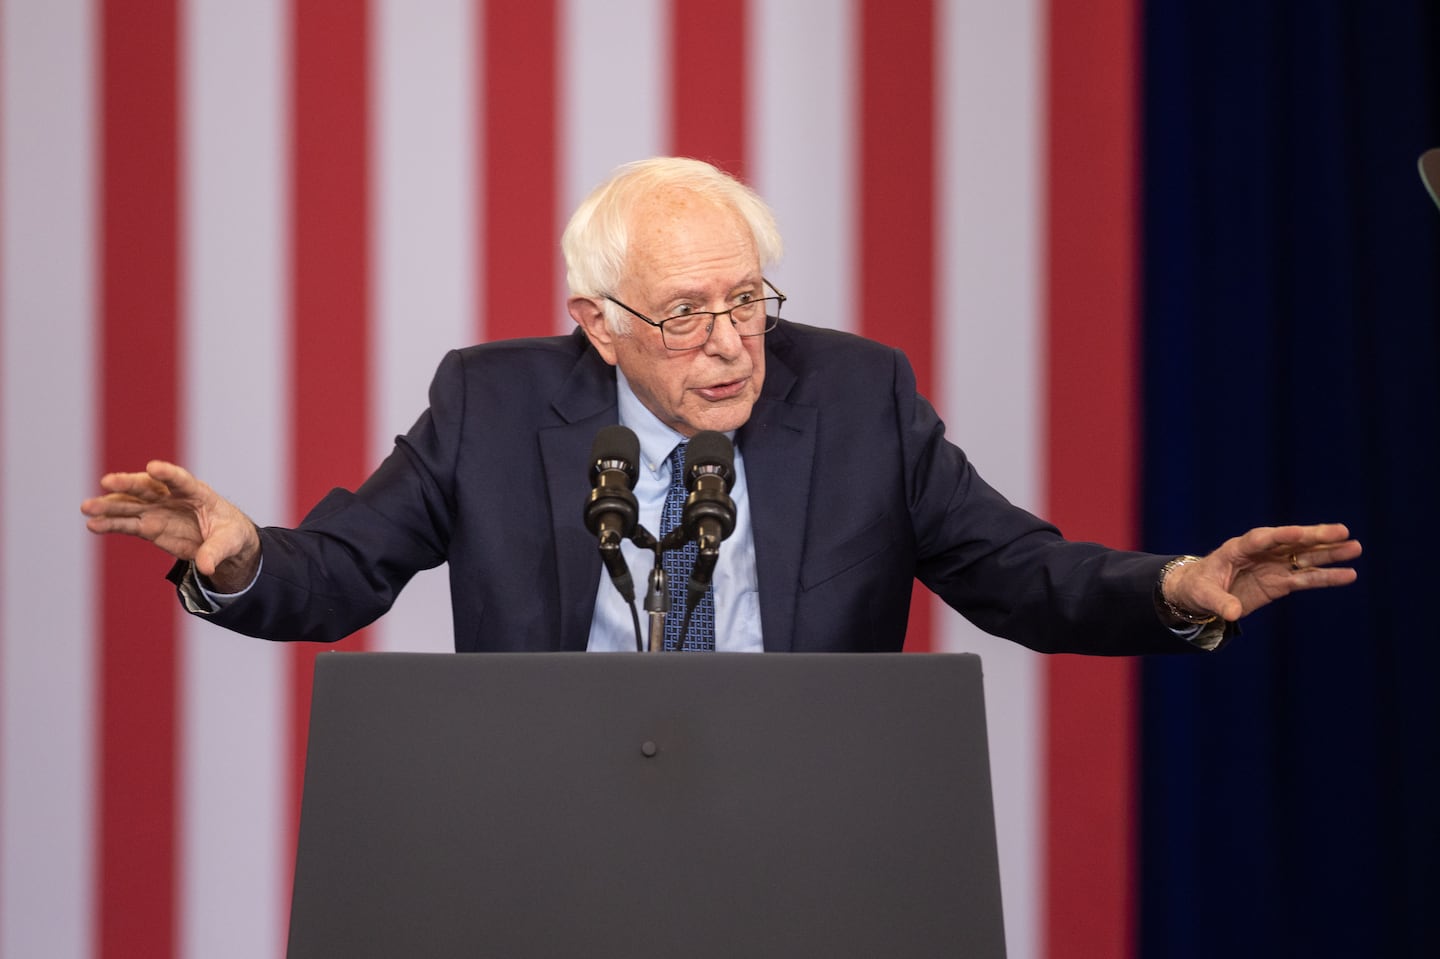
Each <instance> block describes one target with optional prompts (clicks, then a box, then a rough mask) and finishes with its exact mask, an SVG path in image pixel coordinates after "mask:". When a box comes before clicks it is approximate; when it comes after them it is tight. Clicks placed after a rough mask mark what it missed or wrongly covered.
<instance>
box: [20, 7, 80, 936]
mask: <svg viewBox="0 0 1440 959" xmlns="http://www.w3.org/2000/svg"><path fill="white" fill-rule="evenodd" d="M0 17H3V20H0V41H3V48H0V70H3V73H0V93H3V97H4V100H3V104H0V122H3V128H0V144H3V150H4V153H3V156H0V174H3V181H0V211H3V214H4V224H3V238H0V243H3V260H0V295H3V300H0V323H3V325H0V338H3V343H0V362H3V369H0V415H3V417H4V419H3V422H0V439H3V442H4V448H3V450H0V470H3V473H0V535H3V540H0V548H3V550H4V553H3V556H0V571H3V577H4V578H3V581H0V710H3V714H0V736H3V740H0V764H3V766H0V923H3V925H0V955H5V956H47V957H57V959H67V957H74V959H81V957H88V956H89V955H90V954H91V951H92V941H93V938H94V924H93V914H94V908H93V905H94V904H93V899H94V896H93V889H94V881H93V874H94V867H95V862H94V859H95V856H94V849H93V846H94V841H95V803H94V788H95V779H96V775H95V769H94V763H95V755H96V744H95V720H96V717H95V712H94V697H95V688H96V677H95V669H94V661H95V650H94V648H93V641H92V637H93V635H94V632H95V623H94V615H93V610H92V606H93V604H92V603H91V602H90V599H91V598H92V596H93V586H92V584H93V583H94V571H95V568H96V566H97V556H96V550H95V544H96V541H95V540H93V539H92V538H91V537H90V535H89V534H88V533H86V532H85V530H84V527H83V525H82V522H81V519H80V515H79V512H78V510H77V507H78V505H79V502H80V500H81V499H82V498H84V497H86V496H90V495H93V494H94V493H95V492H96V491H97V489H98V487H97V486H96V483H95V480H96V478H97V474H96V471H95V450H94V446H95V433H94V429H93V426H92V418H93V416H94V412H95V403H96V398H95V387H94V383H95V368H94V363H95V353H94V346H93V344H94V343H95V341H96V336H95V328H94V324H95V295H96V292H95V269H94V240H93V236H94V227H95V223H96V216H95V212H94V207H95V195H94V168H93V163H92V160H91V157H92V152H93V145H94V143H93V137H94V130H95V119H94V109H95V100H94V97H95V90H96V87H95V75H94V70H95V67H94V63H95V59H94V48H93V29H94V22H93V18H92V11H91V9H90V5H89V4H88V3H85V2H83V0H11V2H8V3H6V4H5V5H4V7H3V10H0Z"/></svg>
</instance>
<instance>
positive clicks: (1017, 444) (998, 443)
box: [936, 0, 1044, 959]
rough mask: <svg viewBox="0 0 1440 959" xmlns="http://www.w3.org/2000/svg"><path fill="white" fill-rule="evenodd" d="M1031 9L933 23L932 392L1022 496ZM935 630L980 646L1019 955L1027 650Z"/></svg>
mask: <svg viewBox="0 0 1440 959" xmlns="http://www.w3.org/2000/svg"><path fill="white" fill-rule="evenodd" d="M1039 17H1040V11H1039V9H1038V8H1037V4H1036V2H1035V0H1017V2H1013V3H1005V4H997V3H988V2H981V0H949V2H947V3H945V4H944V5H943V6H942V7H941V9H940V23H939V24H938V27H939V29H938V31H937V33H938V35H939V38H940V40H939V42H940V44H941V46H940V49H939V58H940V60H939V62H940V68H941V80H940V91H939V92H940V98H939V110H940V132H939V143H938V149H939V157H938V160H939V171H940V175H939V177H938V185H939V191H940V196H939V197H938V202H939V204H940V208H941V211H942V212H941V218H940V223H941V229H940V244H939V246H940V252H939V263H940V268H939V277H938V285H937V290H936V293H937V300H936V302H937V304H938V305H939V306H938V309H937V314H938V315H939V316H940V317H941V318H942V320H943V322H942V324H941V327H940V330H939V342H938V344H937V345H938V347H939V350H938V352H939V357H940V366H939V372H940V383H941V384H943V386H942V394H943V395H942V396H940V397H937V403H938V404H939V406H940V408H941V411H942V414H943V415H944V416H945V419H946V422H947V424H948V426H949V432H950V437H951V439H952V440H954V441H955V442H957V443H958V444H960V445H961V446H962V447H964V448H965V450H966V452H967V453H969V454H970V456H971V458H972V459H973V460H974V461H975V462H976V463H977V465H978V466H979V468H980V470H981V472H982V473H983V475H984V476H985V478H986V479H987V480H988V481H989V482H990V483H991V484H992V485H994V486H996V487H997V488H998V489H1000V490H1001V491H1002V492H1003V493H1005V495H1007V496H1008V497H1010V499H1011V500H1013V501H1015V502H1017V503H1019V504H1020V505H1022V506H1026V507H1028V508H1031V509H1034V508H1035V507H1036V506H1037V505H1038V501H1039V496H1040V490H1041V470H1042V467H1043V463H1042V460H1041V453H1040V406H1039V404H1040V400H1041V397H1042V395H1043V394H1042V389H1043V384H1042V382H1041V379H1040V376H1041V373H1040V348H1041V343H1040V330H1041V329H1042V325H1041V321H1040V310H1041V307H1042V304H1041V301H1040V297H1039V291H1040V290H1041V289H1043V282H1044V276H1043V272H1042V260H1041V253H1040V244H1041V232H1040V231H1041V221H1040V183H1041V181H1040V167H1039V159H1040V154H1039V151H1040V149H1041V145H1042V141H1041V139H1040V130H1041V126H1042V124H1043V122H1044V118H1043V113H1042V104H1041V96H1040V81H1041V77H1042V70H1043V61H1042V59H1041V53H1042V50H1041V45H1042V40H1043V35H1042V32H1041V24H1040V20H1039ZM943 629H944V641H943V646H942V648H944V649H946V650H950V651H962V650H964V651H973V652H976V653H979V654H980V655H981V656H982V657H983V661H984V668H985V700H986V719H987V724H988V728H989V735H990V762H991V769H992V775H993V779H994V789H995V819H996V832H997V834H998V839H999V845H1000V860H1001V862H1000V868H1001V885H1002V895H1003V897H1004V903H1005V928H1006V939H1007V948H1008V954H1009V955H1010V956H1011V957H1012V959H1032V957H1035V956H1038V955H1039V949H1040V947H1041V942H1040V935H1039V933H1040V926H1041V917H1042V916H1043V915H1044V911H1043V910H1044V902H1043V893H1044V884H1043V881H1042V880H1043V873H1042V861H1041V857H1042V854H1043V853H1042V843H1041V838H1042V836H1043V829H1042V826H1043V821H1042V818H1041V817H1042V815H1043V812H1044V809H1043V805H1042V802H1041V800H1042V799H1043V796H1042V794H1041V788H1042V780H1041V778H1040V772H1041V762H1042V761H1043V751H1042V748H1041V747H1042V735H1043V731H1044V727H1043V722H1042V720H1043V711H1042V710H1043V706H1044V702H1043V696H1042V689H1041V686H1040V669H1041V657H1040V656H1038V654H1035V653H1032V652H1030V651H1029V650H1026V649H1024V648H1022V647H1020V646H1016V645H1013V644H1011V643H1006V642H1002V641H1000V640H996V639H994V638H991V637H988V636H985V635H984V634H982V633H980V632H979V631H978V630H976V629H974V628H973V627H971V626H970V625H969V624H968V623H965V622H963V621H962V620H960V619H959V618H958V617H946V618H945V620H944V623H943Z"/></svg>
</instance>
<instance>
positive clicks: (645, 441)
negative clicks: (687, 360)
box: [615, 365, 735, 476]
mask: <svg viewBox="0 0 1440 959" xmlns="http://www.w3.org/2000/svg"><path fill="white" fill-rule="evenodd" d="M615 389H616V394H617V397H618V400H619V407H620V425H621V426H624V427H626V428H628V429H630V430H632V431H634V433H635V436H636V437H637V438H638V439H639V440H640V460H641V462H642V463H643V464H644V466H645V468H646V469H648V470H649V471H650V472H651V474H652V475H655V476H659V475H661V471H662V470H664V469H665V461H666V460H667V459H669V458H670V453H671V451H673V450H674V449H675V446H676V444H678V443H683V442H685V440H686V437H685V436H683V435H682V434H680V433H679V432H677V431H676V430H675V429H673V428H672V427H669V426H666V425H665V424H664V423H662V422H661V421H660V418H659V417H658V416H656V415H655V414H654V413H652V412H650V411H649V410H648V409H646V407H645V404H644V403H642V402H640V397H638V396H636V395H635V391H634V390H633V389H631V388H630V381H629V380H628V379H626V378H625V374H624V373H623V372H622V371H621V370H620V367H619V366H618V365H617V366H616V367H615ZM725 435H726V436H728V437H729V438H730V440H731V441H732V442H733V441H734V439H735V431H734V430H729V431H727V432H726V433H725Z"/></svg>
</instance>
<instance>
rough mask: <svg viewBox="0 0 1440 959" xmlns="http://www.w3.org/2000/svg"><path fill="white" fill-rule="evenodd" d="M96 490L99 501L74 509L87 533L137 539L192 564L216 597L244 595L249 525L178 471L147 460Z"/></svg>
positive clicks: (256, 542)
mask: <svg viewBox="0 0 1440 959" xmlns="http://www.w3.org/2000/svg"><path fill="white" fill-rule="evenodd" d="M100 487H101V489H103V490H105V494H104V495H103V496H97V497H94V498H92V499H87V500H86V501H85V502H83V503H81V504H80V512H82V513H84V514H85V515H86V516H88V517H90V518H89V519H88V520H86V522H85V526H86V528H87V529H89V530H90V532H92V533H123V534H125V535H127V536H138V537H140V538H141V539H144V540H148V541H150V542H152V543H154V544H155V545H156V546H158V547H160V548H161V549H163V550H164V551H165V552H167V553H169V554H170V555H171V556H174V557H175V558H176V559H180V560H186V561H192V560H193V561H194V563H195V568H196V570H197V571H199V573H200V574H201V575H202V576H204V577H206V578H207V579H209V580H210V581H211V582H212V583H213V584H214V586H215V587H216V588H217V589H218V590H219V591H220V592H236V591H238V590H241V589H244V588H245V587H246V586H247V585H248V584H249V583H250V581H251V580H252V579H254V578H255V572H256V570H257V569H258V568H259V563H260V536H259V533H258V532H257V531H256V529H255V524H254V523H252V522H251V521H250V518H249V517H248V516H246V515H245V514H244V513H242V512H241V511H240V510H239V509H238V508H236V507H235V505H234V504H232V503H231V502H230V501H229V500H226V499H224V498H222V497H221V496H220V495H219V494H217V493H216V492H215V491H214V490H212V489H211V488H210V487H209V486H208V485H206V484H205V483H203V482H201V481H200V480H198V479H196V478H195V477H194V476H192V475H191V474H190V472H189V471H188V470H186V469H184V468H183V467H180V466H176V465H175V464H174V463H167V462H165V461H163V460H151V461H150V462H149V463H147V464H146V466H145V472H143V473H106V474H105V475H104V476H102V477H101V478H100Z"/></svg>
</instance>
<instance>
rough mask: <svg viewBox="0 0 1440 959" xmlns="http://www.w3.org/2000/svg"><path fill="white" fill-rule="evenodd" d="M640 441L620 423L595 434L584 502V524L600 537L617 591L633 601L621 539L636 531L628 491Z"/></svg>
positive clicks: (635, 514)
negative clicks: (589, 484)
mask: <svg viewBox="0 0 1440 959" xmlns="http://www.w3.org/2000/svg"><path fill="white" fill-rule="evenodd" d="M639 461H640V441H639V440H638V439H636V438H635V434H634V433H632V432H631V431H630V430H628V429H626V428H625V427H623V426H607V427H605V428H604V429H602V430H601V431H600V432H599V433H597V434H595V444H594V445H593V446H592V447H591V448H590V482H591V485H592V486H593V487H594V489H592V490H591V491H590V496H589V498H588V499H587V500H586V502H585V528H586V529H588V530H590V532H591V533H593V534H595V536H597V537H599V540H600V558H601V559H602V560H604V561H605V569H606V570H607V571H609V573H610V579H611V581H612V582H614V583H615V588H616V589H618V590H619V591H620V595H621V596H624V597H625V601H626V602H627V603H631V604H633V603H634V602H635V583H634V580H632V579H631V577H630V568H629V567H628V566H627V565H626V564H625V557H624V556H622V555H621V553H620V543H621V542H622V541H623V540H625V539H626V538H627V537H629V536H630V534H631V533H633V532H634V531H635V527H636V525H637V524H638V523H639V521H640V505H639V503H637V502H636V501H635V494H634V493H632V492H630V490H631V488H632V487H633V486H634V485H635V478H636V477H637V476H638V475H639V472H638V469H637V467H636V465H635V464H636V463H638V462H639Z"/></svg>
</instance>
